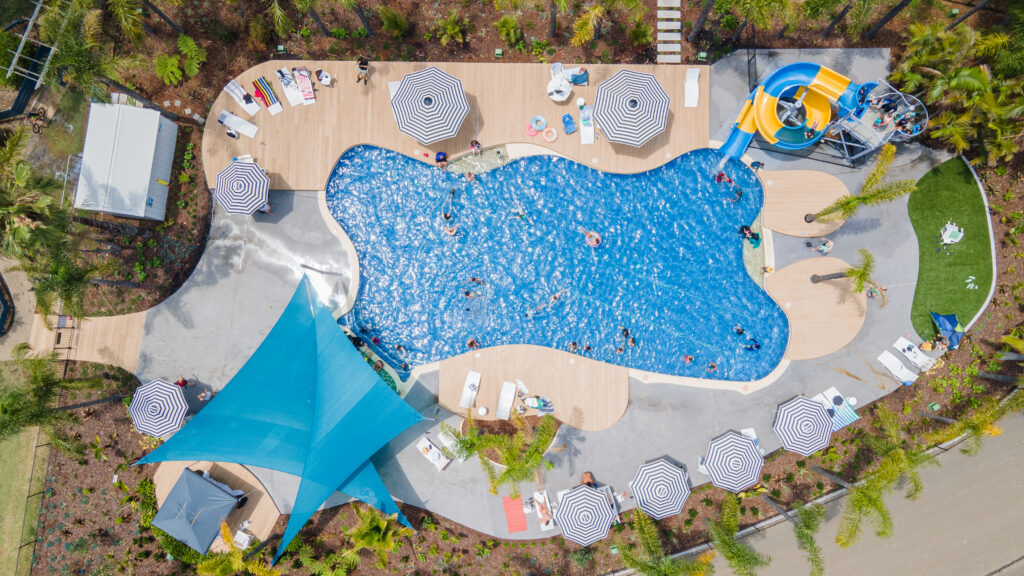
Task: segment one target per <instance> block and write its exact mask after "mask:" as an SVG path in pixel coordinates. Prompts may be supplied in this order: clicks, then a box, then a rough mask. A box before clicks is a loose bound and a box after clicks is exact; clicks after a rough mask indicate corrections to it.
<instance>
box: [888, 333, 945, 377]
mask: <svg viewBox="0 0 1024 576" xmlns="http://www.w3.org/2000/svg"><path fill="white" fill-rule="evenodd" d="M892 347H893V348H895V349H897V350H899V351H900V352H901V353H902V354H903V355H904V356H906V357H907V360H910V361H911V362H913V363H914V366H917V369H918V370H924V371H928V370H931V369H932V366H934V365H935V359H934V358H931V357H929V356H928V355H926V354H925V353H924V352H921V349H920V348H918V347H917V346H915V345H914V343H913V342H911V341H910V340H907V339H906V338H903V337H902V336H901V337H900V339H899V340H897V341H896V343H895V344H893V345H892Z"/></svg>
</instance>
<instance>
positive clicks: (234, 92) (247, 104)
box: [224, 80, 260, 117]
mask: <svg viewBox="0 0 1024 576" xmlns="http://www.w3.org/2000/svg"><path fill="white" fill-rule="evenodd" d="M224 91H225V92H227V93H228V94H229V95H230V96H231V97H232V98H234V99H235V102H238V105H239V106H241V107H242V110H245V111H246V112H247V113H248V114H249V116H250V117H252V116H255V115H256V113H257V112H259V111H260V105H259V104H257V103H256V99H255V98H253V97H252V95H251V94H249V93H248V92H246V91H245V88H242V85H241V84H239V83H238V82H236V81H234V80H232V81H231V82H228V83H227V85H226V86H224Z"/></svg>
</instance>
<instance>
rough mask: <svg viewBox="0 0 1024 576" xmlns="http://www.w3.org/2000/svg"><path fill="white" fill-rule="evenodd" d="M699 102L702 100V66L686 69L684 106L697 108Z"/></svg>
mask: <svg viewBox="0 0 1024 576" xmlns="http://www.w3.org/2000/svg"><path fill="white" fill-rule="evenodd" d="M698 102H700V68H689V69H687V70H686V84H685V92H684V95H683V106H684V107H686V108H696V107H697V103H698Z"/></svg>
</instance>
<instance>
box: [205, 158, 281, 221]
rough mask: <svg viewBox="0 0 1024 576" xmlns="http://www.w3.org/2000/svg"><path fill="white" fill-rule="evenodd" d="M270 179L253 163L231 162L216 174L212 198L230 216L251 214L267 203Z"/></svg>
mask: <svg viewBox="0 0 1024 576" xmlns="http://www.w3.org/2000/svg"><path fill="white" fill-rule="evenodd" d="M268 190H270V178H268V177H267V175H266V174H265V173H264V172H263V169H262V168H260V167H259V166H257V165H256V163H255V162H232V163H231V164H228V167H227V168H225V169H223V170H221V171H220V174H217V187H216V188H215V189H214V192H213V197H214V198H216V199H217V202H220V205H221V206H223V207H224V209H225V210H227V211H228V212H230V213H232V214H252V213H253V212H255V211H256V210H257V209H258V208H260V207H262V206H263V205H264V204H266V203H267V191H268Z"/></svg>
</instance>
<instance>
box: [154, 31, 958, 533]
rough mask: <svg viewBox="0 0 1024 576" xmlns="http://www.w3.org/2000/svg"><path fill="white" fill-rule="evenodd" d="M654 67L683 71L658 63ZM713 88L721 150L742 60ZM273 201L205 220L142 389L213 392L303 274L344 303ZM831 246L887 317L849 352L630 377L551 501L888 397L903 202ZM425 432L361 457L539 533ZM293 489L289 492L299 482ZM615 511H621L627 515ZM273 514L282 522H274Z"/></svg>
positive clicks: (797, 246)
mask: <svg viewBox="0 0 1024 576" xmlns="http://www.w3.org/2000/svg"><path fill="white" fill-rule="evenodd" d="M783 56H784V57H783ZM796 59H810V60H815V61H818V62H822V63H825V64H830V65H832V66H834V67H836V68H837V69H840V70H852V71H850V72H849V73H850V75H851V76H852V77H853V78H856V79H858V80H867V79H871V78H874V77H876V76H877V75H879V74H881V73H882V72H884V69H885V66H886V63H887V61H888V54H887V52H885V51H879V50H865V51H844V52H838V51H815V52H813V53H810V54H808V53H792V52H786V53H782V54H781V55H780V56H778V57H774V60H773V62H774V64H773V65H772V66H771V67H768V66H765V67H764V68H763V70H766V71H770V70H771V69H772V68H774V67H775V66H777V65H781V64H783V63H787V62H788V61H793V60H796ZM665 69H680V70H681V69H683V68H682V67H673V66H661V67H659V70H665ZM711 76H712V84H713V87H712V99H710V102H711V103H712V110H711V111H712V117H713V119H714V118H718V119H719V121H720V122H721V124H716V123H713V124H712V127H713V131H716V135H717V136H718V137H719V139H724V137H722V136H723V135H724V133H725V131H727V128H728V124H730V123H731V122H732V121H733V120H734V119H735V115H736V111H737V110H739V104H740V101H741V100H742V99H743V98H745V97H746V94H747V92H746V88H745V86H744V85H745V83H746V82H745V78H746V63H745V59H744V58H743V56H742V55H736V56H733V57H731V58H727V59H725V60H723V61H720V62H719V63H717V64H716V65H715V66H714V67H713V69H712V71H711ZM737 79H743V81H742V82H739V84H740V85H739V86H735V85H733V84H735V83H736V82H737ZM317 106H319V104H318V105H317ZM287 112H288V111H286V112H285V113H287ZM285 113H282V116H283V115H284V114H285ZM713 122H714V120H713ZM211 132H213V131H211ZM750 155H751V156H752V157H753V159H755V160H762V161H764V162H765V163H766V166H767V168H769V169H771V170H776V169H780V170H790V169H794V170H825V171H827V172H829V173H832V174H835V175H836V176H837V177H838V178H839V179H840V180H842V181H843V183H844V184H846V186H847V188H848V189H850V190H858V189H859V188H860V185H861V184H862V182H863V179H864V177H865V175H866V170H863V169H860V170H851V169H847V168H843V167H837V166H832V165H827V164H822V163H817V162H813V161H810V160H806V159H802V158H794V157H791V156H785V155H781V154H776V153H764V152H761V151H759V150H752V151H751V152H750ZM944 159H945V158H944V157H940V156H933V155H927V154H920V155H915V156H913V157H911V158H909V159H908V158H907V156H906V155H904V154H900V155H898V157H897V161H896V162H895V165H896V168H894V170H893V172H894V175H897V176H899V177H902V178H918V177H920V176H921V175H922V174H924V173H925V172H926V171H927V170H928V169H930V168H931V167H932V166H933V165H934V164H935V163H937V162H938V161H941V160H944ZM332 162H333V159H332ZM271 199H272V201H273V203H274V206H275V214H276V215H275V216H274V217H272V218H264V217H256V218H247V217H235V216H225V215H223V214H221V213H220V212H219V211H218V212H217V213H216V214H215V216H214V222H213V228H212V230H211V234H210V239H209V243H208V245H207V249H206V251H205V253H204V254H203V258H202V260H201V261H200V263H199V265H198V267H197V269H196V271H195V272H194V273H193V275H192V277H190V278H189V280H188V281H187V282H186V283H185V285H184V286H183V287H182V288H181V289H180V290H179V291H178V292H177V293H175V294H174V295H173V296H172V297H170V298H168V300H166V301H165V302H164V303H163V304H161V305H160V306H158V307H156V308H154V309H152V310H150V311H149V312H148V313H147V315H146V322H145V329H144V334H143V337H142V352H141V354H140V358H139V368H138V373H139V376H140V378H141V379H143V380H146V379H148V378H151V377H175V376H176V375H177V374H179V373H184V374H186V375H188V376H190V377H194V378H197V379H198V380H199V381H200V383H201V386H197V387H193V388H189V389H188V390H189V393H192V394H194V393H196V392H198V390H200V389H202V388H203V387H210V388H215V389H219V388H220V387H222V386H223V385H224V384H226V383H227V382H228V381H229V380H230V378H231V376H232V375H234V373H235V372H236V371H237V370H238V369H239V368H240V367H241V365H242V364H243V363H244V361H245V359H246V358H248V357H249V355H250V354H251V353H252V352H253V351H254V350H255V349H256V347H257V346H258V345H259V343H260V342H261V341H262V339H263V337H264V336H265V335H266V334H267V332H268V331H269V330H270V328H271V327H272V326H273V324H274V322H275V321H276V320H277V316H278V314H279V312H280V307H281V306H283V305H284V303H286V302H287V301H288V299H289V297H290V296H291V294H292V291H293V290H294V287H295V285H296V284H297V282H298V279H299V277H300V276H301V275H302V274H303V273H308V274H310V277H311V278H312V279H313V281H314V283H316V284H317V286H318V291H319V292H320V293H321V294H323V295H325V296H327V297H329V298H330V299H331V300H332V303H333V304H335V305H338V306H344V305H346V304H349V303H350V302H349V297H348V294H349V287H350V286H351V284H352V278H353V276H354V274H355V271H354V269H353V263H352V262H351V261H350V260H349V258H348V256H347V254H348V252H347V251H346V250H345V249H344V246H343V244H342V242H341V240H340V239H339V238H338V237H336V236H335V235H334V234H333V233H332V232H331V229H330V228H329V226H328V224H327V223H326V222H325V221H324V219H323V218H322V217H321V213H320V209H319V207H318V200H317V193H315V192H278V191H274V192H272V193H271ZM830 238H832V239H834V240H835V242H836V247H835V249H834V250H833V252H832V253H831V254H830V256H834V257H836V258H839V259H841V260H843V261H846V262H855V261H856V259H857V250H858V249H860V248H867V249H868V250H870V251H872V252H873V253H874V254H875V256H876V257H877V259H878V262H877V266H876V276H877V278H878V279H879V281H880V282H882V283H883V284H885V285H887V286H888V288H889V295H890V300H891V301H890V303H889V305H888V306H886V307H885V308H879V307H878V306H877V304H876V303H874V302H868V303H867V311H866V319H865V323H864V326H863V327H862V328H861V330H860V331H859V332H858V333H857V335H856V337H855V338H854V339H853V340H852V341H851V342H850V344H849V345H848V346H846V347H845V348H843V349H842V350H839V351H837V352H833V353H831V354H828V355H827V356H824V357H822V358H818V359H814V360H796V361H792V362H791V363H790V364H789V366H788V368H787V369H786V371H785V372H784V373H783V374H782V375H781V377H780V378H779V379H778V380H777V381H775V382H774V383H772V384H771V385H770V386H767V387H763V388H761V389H759V390H756V391H751V393H749V394H746V395H743V394H739V393H737V392H733V391H725V390H716V389H704V388H692V387H685V386H679V385H676V384H662V383H658V382H657V380H654V379H650V380H647V381H641V380H635V379H634V380H631V382H630V396H629V405H628V406H627V407H626V411H625V413H624V414H623V415H622V418H621V419H620V420H619V421H618V422H617V423H616V424H615V425H614V426H612V427H611V428H607V429H604V430H598V431H581V430H575V429H572V428H570V427H567V426H563V427H562V429H561V431H560V433H559V437H558V439H557V440H556V446H555V450H553V451H552V452H551V454H550V458H551V460H552V461H553V462H554V464H555V466H554V469H553V470H551V471H550V472H549V473H547V474H546V477H545V483H546V486H547V487H548V488H549V489H550V490H551V492H550V493H551V494H554V493H555V492H557V491H559V490H562V489H564V488H568V487H570V486H572V485H575V484H577V483H578V482H579V477H580V474H581V473H583V472H584V471H591V472H593V473H594V475H595V476H596V477H597V479H598V481H600V482H605V483H608V484H611V485H612V486H613V487H614V488H616V489H617V490H623V489H626V488H627V486H628V482H629V481H630V480H631V479H632V477H633V475H634V473H635V472H636V469H637V468H638V467H639V466H640V465H641V464H642V463H644V462H645V461H647V460H649V459H651V458H656V457H658V456H661V455H665V454H667V455H670V456H673V457H675V458H676V459H678V460H680V461H681V462H683V463H684V464H686V465H687V467H688V469H689V470H690V471H691V475H692V478H693V482H694V484H702V483H704V482H706V481H707V478H706V477H704V476H702V475H701V474H699V473H698V472H696V462H697V458H698V456H700V455H701V454H703V453H704V452H705V450H706V447H707V442H708V440H709V439H710V438H712V437H714V436H716V435H717V434H719V433H721V432H723V431H725V430H728V429H730V428H732V429H741V428H748V427H753V428H755V429H756V430H757V431H758V432H759V434H760V436H761V443H762V446H763V447H764V448H766V449H767V450H769V451H771V450H774V449H776V448H777V447H778V440H777V439H776V437H775V436H774V434H772V432H771V422H772V419H773V417H774V414H775V408H776V405H777V404H778V403H780V402H782V401H784V400H786V399H788V398H790V397H792V396H793V395H796V394H807V395H813V394H816V393H817V392H820V391H822V390H823V389H825V388H827V387H829V386H835V387H837V388H838V389H839V390H840V392H842V393H844V394H846V395H850V396H856V397H858V398H859V399H860V400H861V402H862V403H867V402H870V401H872V400H874V399H875V398H878V397H880V396H882V395H884V394H886V393H887V392H889V391H892V390H894V389H895V388H897V387H898V386H899V383H898V382H896V381H895V380H894V379H893V378H892V377H891V376H889V375H888V373H886V372H884V369H883V368H882V367H881V366H880V365H878V363H877V362H876V361H875V360H874V359H875V358H876V357H877V356H878V354H879V352H880V351H881V350H883V349H886V348H888V347H890V346H891V344H892V343H893V341H895V340H896V338H898V337H900V336H908V337H910V338H911V339H916V336H915V335H914V332H913V328H912V327H911V325H910V320H909V313H908V311H909V309H910V305H911V302H912V299H913V293H914V285H915V282H916V279H917V262H918V257H917V256H918V254H917V243H916V237H915V235H914V234H913V230H912V228H911V226H910V221H909V218H908V217H907V211H906V202H905V200H904V201H896V202H892V203H890V204H886V205H882V206H876V207H870V208H866V209H864V210H862V211H861V212H860V213H858V214H857V215H856V216H855V217H854V218H852V219H851V220H850V221H849V222H847V223H846V224H845V225H843V226H842V228H840V229H839V230H837V231H836V232H835V233H833V234H831V235H830ZM773 242H774V245H775V263H774V265H775V267H776V268H777V269H779V270H782V269H783V268H785V267H786V266H788V265H790V264H793V263H794V262H798V261H800V260H805V259H807V258H808V251H807V248H806V247H805V246H804V245H803V242H804V239H803V238H796V237H788V236H785V235H782V234H776V235H774V239H773ZM819 261H820V260H819ZM437 394H438V373H437V372H427V373H425V374H422V375H420V376H419V377H418V379H417V380H416V382H415V383H413V384H412V385H411V389H410V390H409V392H408V394H407V396H406V400H407V401H408V402H409V403H410V404H411V405H412V406H413V407H414V408H416V409H418V410H419V411H420V412H421V413H422V414H424V415H425V416H427V417H428V418H434V417H435V416H436V417H437V418H439V419H448V420H449V421H450V422H452V423H453V424H454V423H456V422H457V421H458V417H456V416H453V415H452V414H451V413H450V412H448V411H446V410H444V409H442V408H440V407H439V406H438V404H437ZM193 403H194V406H193V408H198V403H196V402H195V401H194V400H193ZM436 434H437V423H436V422H435V421H432V420H426V421H424V422H421V423H420V424H418V425H417V426H415V427H413V428H412V429H410V430H409V431H407V432H406V433H405V434H403V435H401V436H399V437H398V438H396V439H395V440H394V441H393V442H391V443H390V444H389V445H388V446H387V447H385V448H384V449H383V450H382V451H381V452H380V453H378V454H377V455H376V456H375V458H374V462H375V464H376V465H377V466H378V469H379V470H380V471H381V475H382V477H383V478H384V481H385V483H386V484H387V486H388V488H389V489H390V490H391V492H392V494H394V495H395V496H396V497H397V498H399V499H401V500H403V501H405V502H408V503H410V504H413V505H417V506H421V507H425V508H427V509H430V510H431V511H433V512H435V513H437V514H441V515H443V516H446V517H448V518H451V519H452V520H454V521H456V522H459V523H461V524H464V525H466V526H468V527H470V528H473V529H476V530H479V531H482V532H485V533H488V534H492V535H494V536H498V537H513V538H521V539H528V538H537V537H541V536H542V534H541V533H540V531H539V530H538V528H537V525H536V517H530V518H529V519H528V530H527V531H526V532H520V533H517V534H514V535H509V534H508V533H507V530H506V527H505V521H504V516H503V512H502V507H501V501H500V499H499V498H497V497H494V496H492V495H490V494H489V493H488V490H487V487H486V479H485V478H484V475H483V472H482V471H481V469H480V466H479V463H478V462H477V461H475V460H472V461H467V462H463V463H453V464H452V465H450V466H449V467H448V468H447V469H446V470H445V471H443V472H437V471H436V470H435V469H434V468H433V466H432V465H431V464H430V463H429V462H428V461H427V460H426V459H424V458H423V457H422V455H421V454H419V452H418V451H417V450H416V449H415V446H414V444H415V442H416V441H417V440H418V439H419V438H420V437H422V436H423V435H428V436H431V437H434V438H435V439H436ZM261 474H264V472H257V475H258V476H260V478H261V480H263V481H264V484H267V485H268V486H269V485H271V484H273V485H274V486H278V487H279V488H280V490H281V493H280V494H275V499H278V497H279V496H280V498H281V500H278V501H279V502H281V501H287V500H288V497H289V495H288V493H287V491H288V490H289V488H288V487H287V482H273V483H270V482H268V481H267V480H265V478H264V476H262V475H261ZM526 488H527V487H526V486H524V489H526ZM293 489H294V490H297V484H295V485H294V487H293ZM293 496H294V492H293V493H292V497H293ZM624 505H625V507H627V508H629V507H631V506H632V503H631V502H629V501H627V502H625V503H624ZM285 508H286V507H282V512H285V513H286V512H288V510H286V509H285ZM550 535H551V533H544V534H543V536H550Z"/></svg>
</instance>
